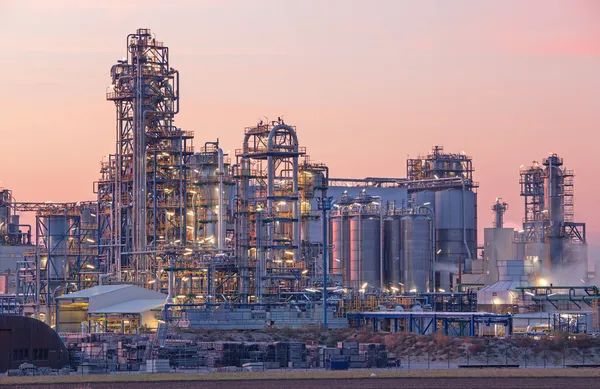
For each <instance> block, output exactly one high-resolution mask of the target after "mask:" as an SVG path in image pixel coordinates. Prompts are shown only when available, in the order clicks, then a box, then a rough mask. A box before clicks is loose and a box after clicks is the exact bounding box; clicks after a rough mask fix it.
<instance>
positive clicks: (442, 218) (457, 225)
mask: <svg viewBox="0 0 600 389" xmlns="http://www.w3.org/2000/svg"><path fill="white" fill-rule="evenodd" d="M463 195H464V199H463ZM463 202H464V208H463ZM476 204H477V203H476V194H475V193H474V192H472V191H470V190H465V191H464V192H463V191H462V190H460V189H447V190H443V191H439V192H436V193H435V225H436V247H437V252H438V253H439V254H437V263H438V264H439V265H437V266H438V267H439V268H440V269H441V271H443V272H445V273H448V272H450V273H454V274H458V272H459V271H458V264H459V262H460V263H461V269H462V272H463V273H469V272H470V271H471V261H472V259H473V257H475V256H476V255H477V206H476ZM463 228H464V229H466V234H463ZM464 235H466V243H467V246H468V248H469V249H468V250H467V247H465V243H464V241H465V236H464ZM469 251H470V254H469ZM441 280H442V281H446V280H449V277H447V274H445V275H444V276H443V277H441ZM440 287H441V288H444V289H446V290H448V288H449V287H450V285H446V283H445V282H442V283H441V284H440Z"/></svg>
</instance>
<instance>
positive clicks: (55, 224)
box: [45, 215, 69, 279]
mask: <svg viewBox="0 0 600 389" xmlns="http://www.w3.org/2000/svg"><path fill="white" fill-rule="evenodd" d="M45 222H46V237H45V238H46V248H47V251H48V257H47V258H48V259H47V260H46V266H47V267H48V268H47V270H48V272H49V278H50V279H64V278H65V277H66V273H67V272H68V263H69V259H68V256H67V242H68V239H69V221H68V219H67V216H64V215H51V216H48V217H46V218H45Z"/></svg>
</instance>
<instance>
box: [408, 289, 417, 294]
mask: <svg viewBox="0 0 600 389" xmlns="http://www.w3.org/2000/svg"><path fill="white" fill-rule="evenodd" d="M409 292H410V293H417V290H416V289H411V290H409Z"/></svg>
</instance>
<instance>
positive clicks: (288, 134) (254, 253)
mask: <svg viewBox="0 0 600 389" xmlns="http://www.w3.org/2000/svg"><path fill="white" fill-rule="evenodd" d="M305 153H306V150H305V149H304V148H302V147H299V145H298V138H297V136H296V130H295V128H294V127H292V126H289V125H287V124H285V123H284V122H283V120H281V119H279V120H277V121H273V122H270V123H263V122H262V121H261V122H260V123H258V124H257V125H256V126H254V127H249V128H246V130H245V137H244V143H243V149H242V150H237V151H236V156H237V157H238V158H239V163H238V166H239V167H240V168H239V169H238V173H237V175H238V177H240V188H239V191H238V195H239V196H240V197H239V200H238V209H237V212H236V213H237V218H238V226H239V230H238V231H239V234H238V244H237V247H238V248H239V249H238V253H239V257H240V258H241V261H240V266H241V267H242V269H244V268H249V267H250V264H251V262H254V264H255V266H254V269H255V270H254V284H255V296H256V301H259V302H261V299H262V298H264V297H267V296H268V295H270V294H273V293H274V292H275V291H277V290H281V288H280V285H281V284H280V281H281V280H287V283H286V285H284V289H287V290H289V291H292V290H294V291H295V290H296V289H298V287H299V285H300V279H301V276H300V274H299V273H300V271H301V270H302V268H303V263H302V262H301V258H300V255H299V251H300V237H301V233H300V222H301V213H300V194H299V188H298V171H299V163H298V159H299V157H300V156H301V155H304V154H305ZM251 172H253V173H251ZM248 252H250V253H251V254H250V256H249V255H248ZM248 270H249V269H248ZM242 274H243V276H242V282H241V285H242V286H241V293H242V295H244V294H246V293H247V291H248V289H249V283H250V280H249V277H250V274H249V271H243V272H242Z"/></svg>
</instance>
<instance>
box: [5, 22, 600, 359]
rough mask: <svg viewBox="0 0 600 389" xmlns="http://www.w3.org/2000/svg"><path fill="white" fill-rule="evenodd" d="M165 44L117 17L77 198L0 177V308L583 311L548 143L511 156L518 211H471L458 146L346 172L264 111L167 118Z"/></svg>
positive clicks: (586, 280) (492, 316) (569, 219)
mask: <svg viewBox="0 0 600 389" xmlns="http://www.w3.org/2000/svg"><path fill="white" fill-rule="evenodd" d="M171 54H172V55H171ZM176 62H177V53H170V52H169V48H168V47H167V45H166V44H165V43H163V42H161V41H159V40H157V39H156V37H155V35H154V34H153V33H152V32H151V31H150V30H149V29H138V30H137V31H136V32H135V33H132V34H130V35H128V37H127V46H126V47H125V48H124V57H123V59H122V60H119V61H117V62H116V63H115V64H114V65H112V67H111V68H110V80H107V81H108V83H109V86H108V87H107V89H106V100H107V101H108V104H114V107H115V113H116V115H115V116H116V117H115V123H116V127H115V128H116V131H115V133H116V139H115V148H114V150H112V151H110V152H111V153H110V155H108V157H107V158H106V159H104V160H102V161H101V165H100V166H101V167H100V171H99V174H98V177H97V178H96V180H95V181H94V177H90V178H89V180H90V182H91V181H94V185H93V187H94V196H95V197H94V198H93V200H91V201H89V200H85V201H84V200H82V201H79V202H73V203H55V202H23V201H20V199H19V193H14V192H13V191H12V190H11V189H10V188H2V189H1V192H0V315H12V316H18V317H22V316H27V317H30V318H33V319H36V320H38V321H41V322H44V323H46V324H47V325H48V326H50V327H51V328H53V329H54V330H55V331H56V332H58V333H59V334H61V333H81V334H108V333H119V334H141V333H154V334H155V336H156V337H157V339H159V340H157V341H156V343H153V344H152V347H159V344H160V342H161V341H162V342H163V344H164V339H166V336H167V334H168V333H169V331H171V330H172V329H175V328H177V329H179V330H199V329H211V330H264V329H265V328H270V327H272V328H285V327H288V328H290V327H291V328H296V327H310V326H317V327H319V326H320V327H321V328H323V329H324V330H325V329H328V328H345V327H348V326H350V327H357V328H360V327H364V326H370V327H369V328H372V329H374V330H375V331H389V332H414V333H421V334H426V333H433V332H444V333H445V334H447V335H458V336H462V335H464V336H467V335H468V336H483V335H493V336H500V335H506V334H512V333H517V332H527V331H531V327H532V326H534V327H535V326H538V327H539V326H543V327H544V328H546V329H548V330H550V331H565V332H570V333H590V332H594V331H598V330H599V323H598V299H599V298H600V293H599V291H598V288H596V287H595V286H593V285H594V282H595V269H594V267H593V265H592V263H591V261H589V258H588V255H587V241H586V230H585V223H582V222H578V221H576V220H577V219H576V216H575V213H574V200H573V199H574V196H573V194H574V172H573V171H572V170H569V169H567V168H566V164H567V162H568V161H563V159H562V158H560V157H559V155H557V154H552V155H549V156H547V157H545V158H544V159H542V160H541V162H533V163H532V164H531V165H530V166H522V167H521V170H520V176H515V182H517V181H518V182H519V183H520V188H521V192H520V195H521V196H522V198H523V204H522V206H521V211H519V208H520V207H519V206H518V205H517V204H510V207H511V212H518V213H519V214H521V215H522V218H523V223H522V228H520V229H519V228H518V229H515V228H506V227H504V222H503V219H504V215H505V213H506V212H507V210H508V204H506V203H505V202H504V201H502V199H501V198H498V199H497V201H496V202H495V203H493V204H484V208H483V209H485V210H487V212H489V220H488V218H487V217H486V218H485V219H484V220H483V222H482V221H481V220H479V219H478V208H479V205H480V204H478V199H477V189H478V187H479V184H478V182H477V181H476V180H475V178H474V170H475V169H474V161H473V159H472V158H471V157H470V156H469V155H467V154H465V152H458V153H456V152H452V151H450V150H445V149H444V148H443V147H442V146H437V145H436V146H433V147H432V149H431V150H429V151H425V153H424V154H422V155H418V156H416V157H414V158H410V159H408V160H407V161H406V172H405V174H404V173H403V174H399V175H403V176H404V177H398V178H389V177H367V178H348V177H339V176H338V175H336V172H335V171H333V170H330V169H329V168H328V166H327V161H323V162H316V161H314V160H313V159H311V158H310V155H309V152H308V149H307V147H305V146H309V145H304V144H303V143H302V128H296V127H295V126H294V125H293V124H291V123H287V122H286V121H284V120H283V118H282V117H279V118H276V119H275V120H271V119H267V118H264V120H261V121H259V122H257V123H248V124H249V125H248V127H246V128H244V129H241V128H240V129H239V139H240V144H239V148H238V149H235V151H234V152H225V151H224V150H226V149H227V148H228V147H231V149H232V150H233V149H234V148H235V147H236V146H237V145H227V146H226V147H224V145H222V144H221V143H220V142H219V140H218V139H203V140H199V139H196V138H195V137H194V133H193V132H192V131H188V130H184V129H181V128H179V127H177V126H176V120H175V119H176V117H177V114H178V113H179V107H180V95H179V84H180V76H179V72H178V71H177V70H176V69H175V68H174V66H176ZM183 79H184V78H182V80H183ZM106 130H107V133H108V132H110V131H114V130H113V129H110V128H107V129H106ZM417 151H418V150H417ZM531 157H535V156H527V158H531ZM515 168H516V167H515ZM498 195H502V194H498ZM90 197H91V196H90ZM490 207H491V210H490ZM27 213H29V214H30V215H32V217H31V219H32V220H33V218H34V220H35V223H34V224H33V225H25V224H23V223H22V222H21V220H22V218H21V217H22V216H23V215H25V214H27ZM483 214H484V215H486V214H487V213H483ZM492 220H493V222H492ZM482 226H483V227H484V228H483V231H484V236H483V239H482V237H481V236H478V228H481V227H482ZM149 355H150V354H149Z"/></svg>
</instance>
